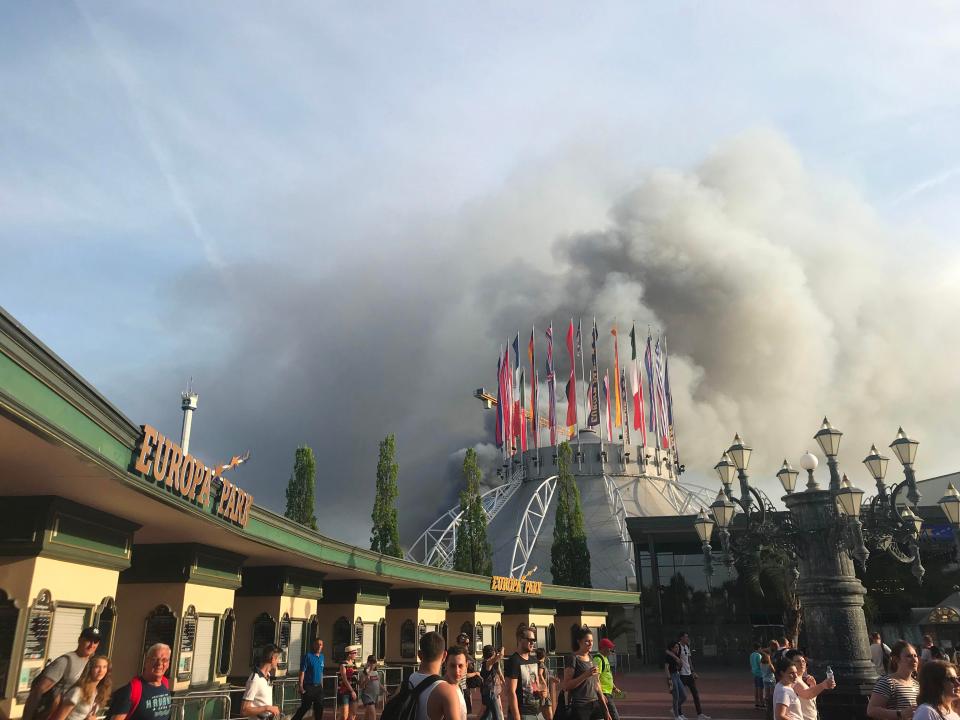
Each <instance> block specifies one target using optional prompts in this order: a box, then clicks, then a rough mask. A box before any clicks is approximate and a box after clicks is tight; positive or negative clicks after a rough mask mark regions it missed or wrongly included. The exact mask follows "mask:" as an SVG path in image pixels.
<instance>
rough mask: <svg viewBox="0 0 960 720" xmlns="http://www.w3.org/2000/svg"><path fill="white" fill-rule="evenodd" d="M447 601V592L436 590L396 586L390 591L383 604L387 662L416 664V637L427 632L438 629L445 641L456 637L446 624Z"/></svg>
mask: <svg viewBox="0 0 960 720" xmlns="http://www.w3.org/2000/svg"><path fill="white" fill-rule="evenodd" d="M448 609H449V603H448V601H447V593H445V592H442V591H439V590H422V589H415V588H397V589H394V590H391V591H390V605H388V606H387V654H386V659H387V661H388V662H392V663H398V664H401V665H416V664H417V663H418V662H419V661H418V660H417V650H418V649H419V646H420V637H421V636H422V635H425V634H426V633H428V632H434V631H436V632H439V633H440V634H441V635H443V638H444V641H445V642H446V643H447V644H450V643H452V642H453V641H454V640H455V639H456V636H457V632H459V629H457V632H454V631H453V630H454V629H453V628H449V627H448V626H447V610H448Z"/></svg>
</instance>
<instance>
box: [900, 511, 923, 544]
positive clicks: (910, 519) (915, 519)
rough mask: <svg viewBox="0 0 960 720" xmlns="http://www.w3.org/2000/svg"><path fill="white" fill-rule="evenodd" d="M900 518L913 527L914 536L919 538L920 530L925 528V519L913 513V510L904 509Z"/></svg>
mask: <svg viewBox="0 0 960 720" xmlns="http://www.w3.org/2000/svg"><path fill="white" fill-rule="evenodd" d="M900 517H901V518H903V521H904V522H905V523H909V524H912V525H913V530H914V535H916V536H917V537H919V536H920V528H921V527H922V526H923V519H922V518H921V517H920V516H919V515H917V514H916V513H915V512H914V511H913V508H910V507H907V508H904V510H903V512H901V513H900Z"/></svg>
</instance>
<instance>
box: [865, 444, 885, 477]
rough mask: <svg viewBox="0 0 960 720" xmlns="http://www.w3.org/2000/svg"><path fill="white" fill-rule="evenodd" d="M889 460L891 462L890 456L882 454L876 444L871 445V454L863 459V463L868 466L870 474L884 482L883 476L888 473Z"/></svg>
mask: <svg viewBox="0 0 960 720" xmlns="http://www.w3.org/2000/svg"><path fill="white" fill-rule="evenodd" d="M888 462H890V458H888V457H885V456H883V455H881V454H880V451H879V450H877V446H876V445H871V446H870V454H869V455H867V456H866V457H865V458H864V459H863V464H864V465H866V466H867V470H869V471H870V475H871V476H872V477H873V479H874V480H876V481H877V482H878V483H879V482H883V478H884V477H886V475H887V463H888Z"/></svg>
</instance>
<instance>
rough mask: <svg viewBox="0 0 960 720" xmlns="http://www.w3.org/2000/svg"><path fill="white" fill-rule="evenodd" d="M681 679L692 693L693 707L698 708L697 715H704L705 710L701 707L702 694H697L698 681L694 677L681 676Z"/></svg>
mask: <svg viewBox="0 0 960 720" xmlns="http://www.w3.org/2000/svg"><path fill="white" fill-rule="evenodd" d="M680 679H681V680H683V684H684V685H686V686H687V689H688V690H689V691H690V696H691V697H692V698H693V705H694V707H696V708H697V715H703V709H702V708H701V707H700V693H699V692H697V679H696V678H695V677H694V676H693V675H681V676H680Z"/></svg>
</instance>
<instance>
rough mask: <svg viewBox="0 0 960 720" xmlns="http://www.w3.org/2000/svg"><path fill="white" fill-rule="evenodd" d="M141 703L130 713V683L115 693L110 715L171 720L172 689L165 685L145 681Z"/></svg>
mask: <svg viewBox="0 0 960 720" xmlns="http://www.w3.org/2000/svg"><path fill="white" fill-rule="evenodd" d="M142 687H143V692H142V693H141V694H140V704H138V705H137V707H136V708H135V709H134V711H133V713H130V705H131V702H130V684H129V683H127V684H126V685H124V686H123V687H122V688H120V689H119V690H117V691H116V692H115V693H114V694H113V698H112V699H111V700H110V712H109V713H108V715H126V716H127V720H169V718H170V691H169V690H168V689H167V688H166V687H164V686H163V685H159V686H158V685H151V684H150V683H147V682H145V683H143V686H142Z"/></svg>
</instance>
